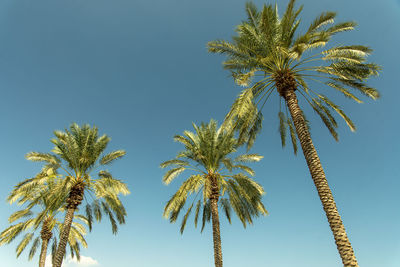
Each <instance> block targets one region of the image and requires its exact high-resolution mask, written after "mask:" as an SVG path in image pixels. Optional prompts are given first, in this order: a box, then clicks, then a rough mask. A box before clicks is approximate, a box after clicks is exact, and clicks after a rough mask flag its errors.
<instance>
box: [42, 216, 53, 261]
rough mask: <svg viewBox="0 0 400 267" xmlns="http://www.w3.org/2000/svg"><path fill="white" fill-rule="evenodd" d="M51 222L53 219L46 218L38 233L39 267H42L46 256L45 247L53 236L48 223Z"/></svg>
mask: <svg viewBox="0 0 400 267" xmlns="http://www.w3.org/2000/svg"><path fill="white" fill-rule="evenodd" d="M52 220H53V217H47V218H46V219H45V220H44V222H43V225H42V230H41V231H40V238H41V239H42V248H41V250H40V257H39V267H44V265H45V262H46V255H47V246H48V244H49V240H50V238H51V237H52V236H53V234H52V232H51V229H50V228H49V227H50V225H49V224H50V223H51V221H52Z"/></svg>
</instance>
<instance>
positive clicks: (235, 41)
mask: <svg viewBox="0 0 400 267" xmlns="http://www.w3.org/2000/svg"><path fill="white" fill-rule="evenodd" d="M294 5H295V0H291V1H289V4H288V6H287V8H286V11H285V13H284V15H283V16H282V17H281V18H280V17H279V15H278V11H277V7H276V6H275V7H273V6H272V5H264V6H263V8H262V10H261V11H259V10H257V8H256V7H255V5H254V4H252V3H247V4H246V12H247V20H246V21H244V22H242V23H241V24H240V25H238V26H237V28H236V32H237V36H234V37H233V38H232V42H227V41H224V40H216V41H212V42H209V43H208V49H209V51H210V52H212V53H220V54H226V55H227V60H226V61H225V62H224V67H225V69H228V70H230V71H231V72H232V75H233V77H234V79H235V81H236V83H238V84H240V85H244V86H247V85H248V84H249V83H250V81H251V79H252V78H253V77H259V78H258V79H257V80H256V82H255V83H254V84H253V85H252V86H251V87H250V88H246V89H244V90H243V91H242V93H241V94H240V95H239V96H238V98H237V99H236V100H235V102H234V104H233V105H232V107H231V110H230V112H229V113H228V114H227V116H226V121H225V124H226V125H228V126H233V127H234V128H235V129H236V130H237V131H238V132H239V139H240V141H241V142H247V145H248V147H251V145H252V144H253V142H254V140H255V137H256V135H257V134H258V132H259V131H260V129H261V122H262V119H263V116H262V108H263V106H264V104H265V102H266V101H267V100H268V99H269V98H270V95H271V94H273V93H274V92H277V96H278V98H279V99H280V102H282V101H284V103H285V104H286V107H287V108H286V109H285V111H286V114H285V113H284V112H282V110H280V111H279V113H278V114H279V120H280V126H279V129H280V133H281V138H282V145H285V136H286V130H287V128H289V131H290V136H291V139H292V144H293V146H294V150H295V152H296V150H297V138H299V140H300V144H301V147H302V150H303V154H304V156H305V158H306V161H307V165H308V168H309V170H310V173H311V177H312V179H313V181H314V183H315V186H316V188H317V191H318V194H319V197H320V199H321V202H322V205H323V208H324V210H325V212H326V216H327V218H328V222H329V225H330V227H331V229H332V232H333V235H334V238H335V242H336V245H337V248H338V250H339V254H340V256H341V258H342V261H343V264H344V266H358V264H357V260H356V257H355V255H354V252H353V248H352V247H351V244H350V242H349V239H348V237H347V234H346V231H345V228H344V226H343V223H342V220H341V218H340V215H339V213H338V210H337V208H336V204H335V201H334V199H333V196H332V193H331V190H330V188H329V186H328V183H327V180H326V177H325V174H324V171H323V169H322V166H321V163H320V160H319V157H318V155H317V152H316V150H315V148H314V145H313V142H312V140H311V136H310V133H309V129H308V123H307V120H306V119H305V117H304V114H303V111H302V109H301V108H300V106H299V104H298V99H297V96H302V97H304V99H305V102H306V103H308V104H310V105H311V107H312V108H313V110H314V111H315V112H316V113H317V114H318V115H319V116H320V117H321V119H322V121H323V123H324V124H325V125H326V127H327V128H328V130H329V131H330V133H331V134H332V136H333V137H334V138H335V139H336V140H338V135H337V132H336V131H335V128H336V127H337V126H338V125H337V122H336V119H335V118H334V116H333V115H332V113H331V111H334V112H336V113H337V114H339V115H340V116H341V117H342V118H343V119H344V120H345V122H346V123H347V125H348V126H349V127H350V129H351V130H352V131H355V126H354V123H353V122H352V121H351V120H350V118H349V117H348V116H347V115H346V114H345V113H344V112H343V111H342V110H341V108H340V107H339V106H338V105H336V104H334V103H333V102H332V101H331V100H330V99H329V98H328V97H327V96H325V95H323V94H322V93H320V92H319V91H317V89H318V88H320V87H323V86H328V87H330V88H333V89H335V90H337V91H339V92H340V93H342V94H343V95H344V96H346V97H348V98H350V99H353V100H355V101H356V102H358V103H361V100H360V99H359V98H358V97H357V96H356V95H354V94H353V93H352V92H351V91H350V90H351V89H353V90H355V91H358V92H359V93H361V94H363V95H366V96H367V97H370V98H372V99H377V98H378V97H379V93H378V91H377V90H376V89H374V88H372V87H370V86H368V85H367V84H366V83H365V81H366V79H368V78H369V77H371V76H374V75H378V71H379V70H380V68H379V67H378V66H377V65H376V64H373V63H367V62H366V61H365V60H366V57H367V55H368V54H370V53H371V51H372V50H371V49H370V48H368V47H366V46H362V45H337V46H333V47H330V48H324V49H323V48H322V47H324V46H325V45H326V44H327V43H328V41H329V40H330V38H331V37H332V36H334V35H335V34H336V33H339V32H343V31H349V30H353V29H354V27H355V26H356V23H354V22H342V23H337V24H334V18H335V16H336V14H335V13H334V12H324V13H322V14H321V15H320V16H318V17H317V18H316V19H315V20H314V21H313V22H312V23H311V25H310V26H309V28H308V30H307V31H306V32H305V33H303V34H296V30H297V29H298V26H299V22H300V20H299V19H297V17H298V15H299V14H300V12H301V10H302V7H300V8H299V9H297V10H296V9H295V7H294ZM314 49H319V50H317V51H315V50H314ZM318 51H319V52H318ZM317 61H319V62H320V65H316V64H315V63H316V62H317ZM307 80H308V81H316V82H319V83H320V85H321V86H318V88H316V89H311V88H310V87H309V86H308V84H307ZM288 111H289V113H290V116H291V118H290V117H289V116H288V115H287V113H288ZM296 134H297V138H296Z"/></svg>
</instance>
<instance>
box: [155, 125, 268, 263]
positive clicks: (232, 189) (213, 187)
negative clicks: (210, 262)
mask: <svg viewBox="0 0 400 267" xmlns="http://www.w3.org/2000/svg"><path fill="white" fill-rule="evenodd" d="M193 127H194V129H195V133H193V132H190V131H184V134H183V135H176V136H175V137H174V140H175V141H177V142H180V143H181V144H183V145H184V146H185V150H184V151H181V152H179V153H178V155H177V156H176V157H175V158H174V159H172V160H168V161H165V162H163V163H161V165H160V166H161V168H166V167H168V166H173V168H171V169H170V170H168V171H167V172H166V174H165V175H164V177H163V182H164V183H165V184H167V185H168V184H169V183H171V182H172V180H174V179H175V178H176V177H177V176H178V175H179V174H180V173H182V172H183V171H185V170H190V171H192V172H193V174H192V175H190V176H189V178H188V179H187V180H185V181H184V182H183V183H182V185H181V186H180V188H179V189H178V191H177V192H176V193H175V194H174V195H173V196H172V197H171V199H170V200H169V201H168V203H167V204H166V205H165V208H164V217H166V218H169V220H170V222H175V221H176V220H177V218H178V215H179V213H180V212H181V211H182V209H183V207H184V205H185V203H186V200H187V198H188V196H190V195H191V194H193V193H196V195H195V197H194V198H193V201H192V204H191V205H190V206H189V208H188V209H187V211H186V213H185V215H184V217H183V219H182V224H181V229H180V231H181V234H182V233H183V231H184V229H185V225H186V221H187V219H188V217H189V215H190V213H191V211H192V210H193V206H194V204H195V202H197V204H196V207H195V218H194V223H195V226H196V227H197V222H198V218H199V214H200V213H201V210H202V214H203V215H202V227H201V231H203V229H204V225H205V223H206V222H209V221H210V217H211V219H212V229H213V242H214V261H215V266H216V267H222V250H221V234H220V225H219V213H218V203H219V204H220V206H221V208H222V209H223V211H224V213H225V215H226V217H227V219H228V221H229V223H231V209H232V208H233V210H234V212H235V213H236V215H237V216H238V217H239V219H240V220H241V222H242V223H243V226H244V227H246V223H247V222H248V223H250V224H251V223H252V222H253V220H252V217H254V216H259V215H260V214H263V215H266V214H267V210H266V209H265V208H264V205H263V204H262V202H261V196H262V195H263V194H264V189H263V188H262V187H261V186H260V185H259V184H258V183H256V182H255V181H254V180H253V179H251V178H250V177H249V176H248V175H247V174H249V175H251V176H252V175H254V171H253V170H252V169H251V168H250V167H248V166H246V165H245V163H246V162H254V161H259V160H261V159H262V156H259V155H257V154H243V155H240V156H238V157H236V158H234V159H233V158H230V156H231V155H232V154H233V153H234V152H236V149H237V147H238V143H237V140H236V139H235V138H234V134H233V132H232V131H230V132H227V131H225V130H224V128H222V127H220V128H218V129H217V123H216V122H215V121H214V120H211V121H210V123H209V124H204V123H202V124H201V125H200V127H198V126H196V125H195V124H193ZM235 170H237V171H235ZM238 171H239V172H238ZM242 171H244V172H246V173H247V174H246V173H244V172H242ZM200 192H201V194H200ZM199 194H200V197H199ZM198 198H199V199H198Z"/></svg>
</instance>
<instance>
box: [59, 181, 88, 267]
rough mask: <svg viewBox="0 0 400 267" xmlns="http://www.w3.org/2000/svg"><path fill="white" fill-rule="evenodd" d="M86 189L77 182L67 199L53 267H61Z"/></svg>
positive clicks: (82, 184) (81, 183)
mask: <svg viewBox="0 0 400 267" xmlns="http://www.w3.org/2000/svg"><path fill="white" fill-rule="evenodd" d="M84 189H85V185H84V183H83V182H77V183H76V184H75V185H74V186H73V187H72V188H71V191H70V192H69V197H68V199H67V213H66V214H65V219H64V224H63V227H62V231H61V233H60V241H59V242H58V247H57V251H56V255H55V257H54V264H53V267H61V264H62V261H63V259H64V255H65V248H66V246H67V242H68V238H69V232H70V230H71V224H72V219H73V218H74V213H75V210H76V209H77V207H78V206H79V205H80V204H81V203H82V200H83V194H84Z"/></svg>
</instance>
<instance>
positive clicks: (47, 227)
mask: <svg viewBox="0 0 400 267" xmlns="http://www.w3.org/2000/svg"><path fill="white" fill-rule="evenodd" d="M38 176H41V177H45V176H46V177H48V183H41V184H36V186H32V184H33V183H32V182H33V181H34V180H35V178H32V179H27V180H25V181H23V182H21V183H19V184H18V185H17V186H16V187H15V188H14V190H13V191H12V192H11V193H10V195H9V196H8V198H7V200H8V201H9V203H10V204H12V203H13V202H15V201H17V202H18V204H19V205H21V204H25V203H26V204H27V205H26V207H25V208H24V209H22V210H19V211H16V212H14V213H13V214H12V215H11V216H10V217H9V222H10V223H13V222H15V221H17V220H22V221H21V222H19V223H17V224H14V225H11V226H10V227H8V228H7V229H5V230H4V231H3V232H2V233H1V234H0V245H3V244H8V243H10V242H11V241H13V240H14V239H15V238H16V237H17V236H18V235H20V234H21V233H22V232H27V231H29V232H28V233H27V234H25V236H24V237H23V239H22V240H21V242H20V243H19V245H18V246H17V250H16V253H17V257H19V255H20V254H21V253H22V252H23V251H24V250H25V248H26V247H27V246H28V245H29V243H30V242H31V241H32V240H33V243H32V246H31V249H30V252H29V260H31V259H32V258H33V257H34V255H35V253H36V251H37V248H38V247H39V246H41V250H40V257H39V267H44V265H45V261H46V254H47V247H48V244H49V242H50V240H51V239H53V245H52V250H53V252H55V247H56V245H57V238H56V237H55V234H54V233H55V232H56V231H58V232H60V231H61V229H62V223H61V222H60V221H59V220H58V215H60V214H61V213H63V211H64V209H63V208H62V206H63V204H64V203H65V198H66V196H67V194H65V192H64V193H62V194H58V195H57V197H55V196H54V193H53V192H54V190H55V189H56V183H57V180H59V179H57V177H54V176H52V177H49V176H47V175H45V174H43V173H40V174H39V175H38ZM61 192H62V191H60V192H59V193H61ZM36 207H39V210H38V211H36V212H35V211H32V210H33V209H35V208H36ZM74 217H75V218H76V219H80V220H81V221H82V222H84V223H86V224H87V223H88V220H87V219H86V217H85V216H82V215H78V214H75V216H74ZM39 230H40V231H39ZM38 231H39V233H37V232H38ZM35 234H38V236H37V237H36V238H35ZM85 234H86V229H85V227H84V226H83V225H82V224H81V223H79V222H74V223H73V224H72V226H71V231H70V233H69V238H68V245H69V247H70V249H71V255H72V257H74V256H75V255H76V257H77V259H78V260H79V259H80V246H79V243H81V244H82V245H83V246H84V247H87V243H86V240H85V238H84V237H83V235H85ZM40 243H41V244H40ZM53 256H54V254H53Z"/></svg>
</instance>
